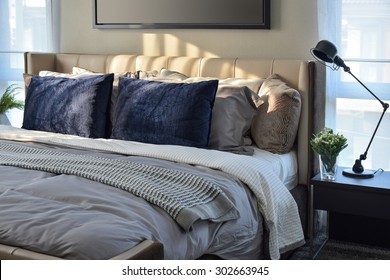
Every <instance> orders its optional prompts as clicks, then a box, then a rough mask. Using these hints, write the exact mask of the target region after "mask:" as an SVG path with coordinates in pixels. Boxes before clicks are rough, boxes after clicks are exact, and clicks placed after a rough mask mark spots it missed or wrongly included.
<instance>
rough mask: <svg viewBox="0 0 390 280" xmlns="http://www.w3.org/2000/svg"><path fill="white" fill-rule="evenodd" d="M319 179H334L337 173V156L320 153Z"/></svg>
mask: <svg viewBox="0 0 390 280" xmlns="http://www.w3.org/2000/svg"><path fill="white" fill-rule="evenodd" d="M319 157H320V174H321V180H324V181H334V180H336V175H337V156H332V155H320V156H319Z"/></svg>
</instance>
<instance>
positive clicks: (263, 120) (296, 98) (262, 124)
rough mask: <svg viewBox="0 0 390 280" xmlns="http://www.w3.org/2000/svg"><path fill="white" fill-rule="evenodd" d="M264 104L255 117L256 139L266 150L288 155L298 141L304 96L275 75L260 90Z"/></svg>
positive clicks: (253, 124)
mask: <svg viewBox="0 0 390 280" xmlns="http://www.w3.org/2000/svg"><path fill="white" fill-rule="evenodd" d="M259 95H260V98H261V99H262V100H263V101H264V104H263V105H262V106H261V107H260V108H259V110H258V112H257V114H256V116H255V117H254V118H253V122H252V126H251V135H252V139H253V140H254V141H255V143H256V145H257V146H258V147H259V148H260V149H263V150H267V151H270V152H273V153H278V154H284V153H287V152H289V151H290V150H291V149H292V147H293V145H294V142H295V137H296V134H297V131H298V125H299V119H300V115H301V96H300V94H299V92H298V91H297V90H296V89H293V88H291V87H289V86H288V85H287V84H286V83H285V82H283V81H282V80H281V78H280V77H279V76H278V75H276V74H274V75H272V76H270V77H269V78H267V79H266V80H265V81H264V83H263V84H262V86H261V88H260V92H259Z"/></svg>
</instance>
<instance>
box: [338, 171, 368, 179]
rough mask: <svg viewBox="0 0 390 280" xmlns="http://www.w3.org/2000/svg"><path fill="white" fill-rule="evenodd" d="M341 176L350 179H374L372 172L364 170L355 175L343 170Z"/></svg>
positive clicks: (352, 172)
mask: <svg viewBox="0 0 390 280" xmlns="http://www.w3.org/2000/svg"><path fill="white" fill-rule="evenodd" d="M343 175H344V176H347V177H351V178H357V179H369V178H372V177H374V171H372V170H364V171H363V172H362V173H356V172H354V171H353V170H352V169H344V170H343Z"/></svg>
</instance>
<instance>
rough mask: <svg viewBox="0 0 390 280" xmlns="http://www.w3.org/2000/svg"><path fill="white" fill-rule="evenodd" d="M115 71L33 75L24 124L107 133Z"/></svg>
mask: <svg viewBox="0 0 390 280" xmlns="http://www.w3.org/2000/svg"><path fill="white" fill-rule="evenodd" d="M113 80H114V74H107V75H95V76H86V77H81V78H77V79H71V78H60V77H39V76H33V77H32V79H31V83H30V85H29V86H28V89H27V96H26V105H25V111H24V118H23V126H22V127H23V128H25V129H32V130H41V131H49V132H56V133H63V134H73V135H78V136H83V137H90V138H101V137H107V136H108V135H109V134H108V133H107V131H106V127H107V121H108V116H107V112H108V108H109V101H110V98H111V91H112V84H113Z"/></svg>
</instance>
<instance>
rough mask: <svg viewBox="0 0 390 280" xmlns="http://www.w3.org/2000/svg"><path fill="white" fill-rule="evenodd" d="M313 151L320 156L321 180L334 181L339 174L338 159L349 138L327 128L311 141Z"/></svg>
mask: <svg viewBox="0 0 390 280" xmlns="http://www.w3.org/2000/svg"><path fill="white" fill-rule="evenodd" d="M310 144H311V147H312V149H313V150H314V151H315V152H316V153H317V154H318V155H319V159H320V173H321V179H322V180H327V181H334V180H335V179H336V173H337V157H338V156H339V153H340V152H341V151H342V150H344V149H345V148H346V147H347V146H348V144H347V138H345V137H344V136H343V135H342V134H339V133H336V134H335V133H334V132H333V130H332V129H330V128H327V127H325V128H324V129H323V130H322V131H320V132H319V133H317V134H316V135H314V138H313V139H311V140H310Z"/></svg>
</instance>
